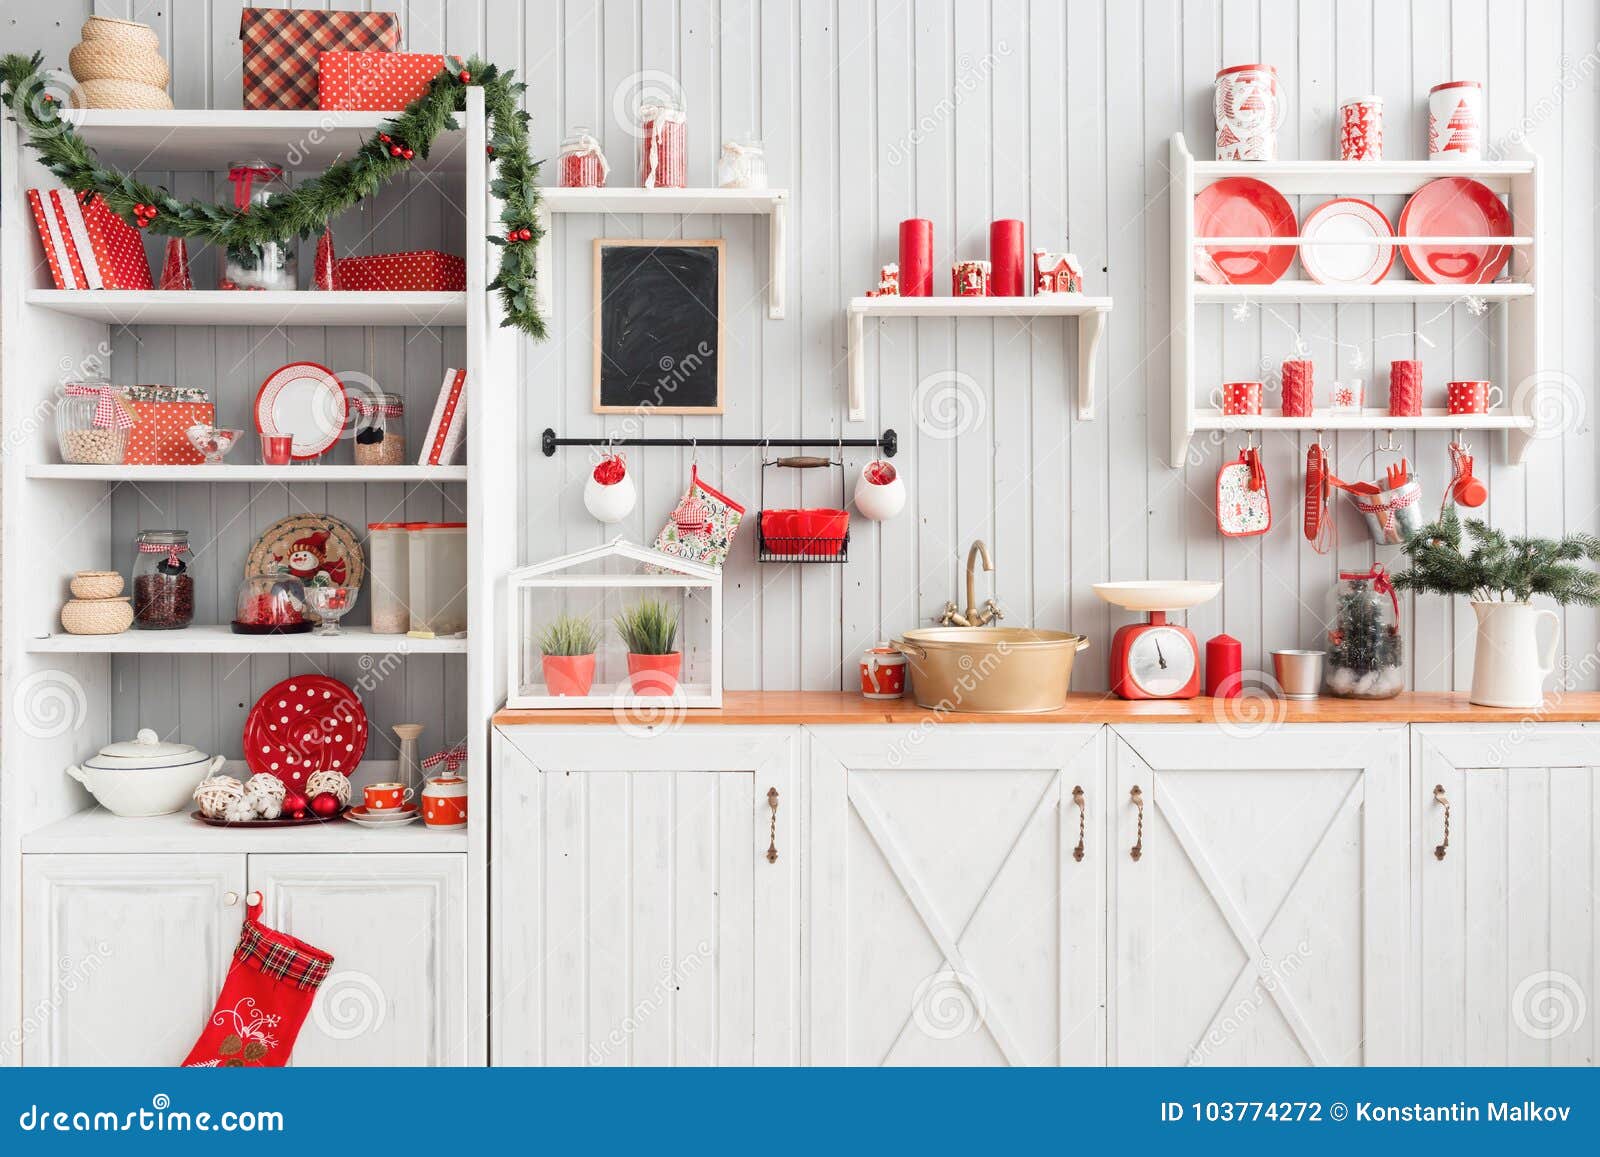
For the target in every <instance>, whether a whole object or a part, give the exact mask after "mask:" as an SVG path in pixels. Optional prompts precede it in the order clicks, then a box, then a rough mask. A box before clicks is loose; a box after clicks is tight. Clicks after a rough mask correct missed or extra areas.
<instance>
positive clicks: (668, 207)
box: [534, 186, 789, 321]
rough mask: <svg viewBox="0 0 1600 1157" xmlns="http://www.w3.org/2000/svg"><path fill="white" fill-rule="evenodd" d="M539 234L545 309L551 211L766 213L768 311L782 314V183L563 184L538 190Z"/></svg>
mask: <svg viewBox="0 0 1600 1157" xmlns="http://www.w3.org/2000/svg"><path fill="white" fill-rule="evenodd" d="M539 202H540V205H539V209H540V214H541V216H542V218H543V219H542V222H541V224H542V225H543V226H544V240H543V241H541V242H540V243H539V251H538V253H536V254H535V255H534V259H535V262H536V264H537V270H538V280H537V292H538V300H539V312H540V313H541V314H543V315H545V316H549V313H550V296H549V285H550V217H551V215H552V214H555V213H598V214H605V215H608V216H613V217H620V216H626V215H637V214H645V213H666V214H671V215H675V216H686V215H691V214H695V215H706V216H713V215H717V214H754V215H757V216H763V217H766V218H767V316H768V317H770V318H772V319H773V320H774V321H776V320H779V319H781V318H782V317H783V314H784V285H785V284H786V282H787V264H788V259H787V256H786V254H787V244H788V243H787V228H788V207H789V190H787V189H641V188H610V189H565V188H561V187H560V186H555V187H546V188H541V189H540V190H539Z"/></svg>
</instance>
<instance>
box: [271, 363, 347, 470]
mask: <svg viewBox="0 0 1600 1157" xmlns="http://www.w3.org/2000/svg"><path fill="white" fill-rule="evenodd" d="M255 410H256V431H257V432H258V433H260V434H261V435H263V436H264V437H282V436H284V435H288V436H289V437H290V438H292V439H293V440H294V441H293V444H292V449H291V453H292V454H293V455H294V457H295V458H298V459H301V460H305V459H308V458H320V457H321V456H322V455H324V454H326V453H327V452H328V451H329V450H331V449H332V448H333V446H334V443H336V442H338V441H339V435H340V434H341V433H343V432H344V423H345V418H346V417H347V416H348V414H349V412H350V400H349V398H348V397H346V395H345V391H344V383H343V382H341V381H340V380H339V379H338V378H337V377H335V376H334V373H333V371H332V370H330V369H328V367H327V366H320V365H318V364H317V363H316V362H290V363H289V364H288V365H286V366H281V367H280V368H278V369H276V370H274V371H273V372H272V374H271V375H270V376H269V377H268V378H267V380H266V381H264V382H262V383H261V389H260V390H259V391H258V392H257V393H256V406H255Z"/></svg>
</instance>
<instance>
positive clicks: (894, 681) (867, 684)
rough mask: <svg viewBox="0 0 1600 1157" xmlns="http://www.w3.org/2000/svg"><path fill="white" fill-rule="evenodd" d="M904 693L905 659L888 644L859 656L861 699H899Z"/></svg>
mask: <svg viewBox="0 0 1600 1157" xmlns="http://www.w3.org/2000/svg"><path fill="white" fill-rule="evenodd" d="M905 693H906V657H905V656H904V655H902V654H901V653H900V652H899V651H897V650H895V649H894V648H893V647H892V646H890V645H889V644H888V643H879V644H878V645H877V646H875V647H873V648H872V649H871V650H870V651H865V652H863V653H862V655H861V697H862V698H863V699H899V698H900V697H901V696H902V695H904V694H905Z"/></svg>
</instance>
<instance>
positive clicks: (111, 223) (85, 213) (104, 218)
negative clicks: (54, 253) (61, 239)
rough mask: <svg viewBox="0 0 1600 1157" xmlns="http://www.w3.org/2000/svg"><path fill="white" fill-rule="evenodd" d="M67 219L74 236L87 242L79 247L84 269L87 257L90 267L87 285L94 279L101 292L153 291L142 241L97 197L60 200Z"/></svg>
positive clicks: (132, 228) (86, 265)
mask: <svg viewBox="0 0 1600 1157" xmlns="http://www.w3.org/2000/svg"><path fill="white" fill-rule="evenodd" d="M62 201H63V202H64V205H65V208H66V211H67V217H68V219H69V220H70V221H71V222H72V230H73V233H74V235H75V236H77V235H79V234H80V231H81V236H82V237H86V238H87V239H88V242H89V244H88V250H87V251H85V250H84V248H83V246H82V244H81V243H80V245H79V254H80V255H81V256H82V257H83V260H84V265H85V267H86V269H87V268H88V266H89V262H90V256H91V254H92V256H93V264H94V268H92V269H89V280H90V282H91V284H92V283H93V282H94V280H95V279H96V278H97V277H98V279H99V281H100V283H101V284H100V285H99V286H96V288H104V289H154V288H155V282H154V281H153V280H152V279H151V277H150V262H149V261H148V260H147V259H146V258H145V255H144V238H143V237H141V236H140V235H139V231H138V230H137V229H135V228H134V227H133V226H132V225H129V224H128V223H127V222H126V221H124V220H123V219H122V218H121V217H118V216H117V215H116V214H115V213H113V212H112V211H111V210H110V209H108V208H107V207H106V204H105V202H104V201H102V200H101V199H100V198H99V197H97V196H90V197H88V198H85V199H84V200H82V201H79V200H78V199H77V198H76V197H64V198H62Z"/></svg>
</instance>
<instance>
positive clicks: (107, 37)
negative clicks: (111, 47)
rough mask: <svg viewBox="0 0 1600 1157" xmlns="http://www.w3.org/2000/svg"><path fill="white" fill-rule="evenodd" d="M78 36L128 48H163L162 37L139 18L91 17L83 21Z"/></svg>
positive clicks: (151, 49)
mask: <svg viewBox="0 0 1600 1157" xmlns="http://www.w3.org/2000/svg"><path fill="white" fill-rule="evenodd" d="M78 36H79V37H80V38H81V39H83V40H93V41H98V42H99V43H102V44H122V45H125V46H127V47H128V48H143V49H149V50H150V51H151V52H156V51H159V50H160V48H161V38H160V37H159V36H157V35H156V30H155V29H154V28H151V27H150V26H149V25H148V24H140V23H139V22H138V21H137V20H117V19H114V18H113V17H110V16H91V17H89V19H87V20H85V21H84V22H83V27H82V28H81V29H79V31H78Z"/></svg>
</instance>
